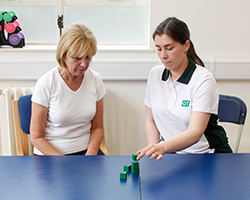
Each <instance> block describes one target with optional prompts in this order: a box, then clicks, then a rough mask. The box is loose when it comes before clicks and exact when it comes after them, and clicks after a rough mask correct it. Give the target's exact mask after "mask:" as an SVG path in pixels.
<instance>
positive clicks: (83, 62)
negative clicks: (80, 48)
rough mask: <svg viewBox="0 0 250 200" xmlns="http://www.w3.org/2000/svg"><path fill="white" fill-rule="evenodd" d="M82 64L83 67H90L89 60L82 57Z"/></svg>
mask: <svg viewBox="0 0 250 200" xmlns="http://www.w3.org/2000/svg"><path fill="white" fill-rule="evenodd" d="M81 66H83V67H88V66H89V61H88V60H87V59H85V58H82V59H81Z"/></svg>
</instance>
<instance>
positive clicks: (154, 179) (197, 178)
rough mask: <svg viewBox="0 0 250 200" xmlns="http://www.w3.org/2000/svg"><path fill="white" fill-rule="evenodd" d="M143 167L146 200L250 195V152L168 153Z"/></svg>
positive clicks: (145, 160)
mask: <svg viewBox="0 0 250 200" xmlns="http://www.w3.org/2000/svg"><path fill="white" fill-rule="evenodd" d="M140 170H141V182H142V199H143V200H158V199H164V200H167V199H171V200H175V199H178V200H186V199H190V200H216V199H218V200H224V199H225V200H229V199H230V200H231V199H232V200H234V199H236V200H249V199H250V154H199V155H197V154H196V155H177V154H168V155H164V158H163V159H162V160H161V161H157V160H151V159H148V158H143V159H142V160H141V161H140Z"/></svg>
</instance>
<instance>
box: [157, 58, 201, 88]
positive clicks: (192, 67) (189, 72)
mask: <svg viewBox="0 0 250 200" xmlns="http://www.w3.org/2000/svg"><path fill="white" fill-rule="evenodd" d="M188 61H189V62H188V66H187V68H186V69H185V71H184V72H183V74H182V75H181V77H180V78H179V79H178V80H177V81H178V82H180V83H184V84H188V83H189V81H190V79H191V77H192V75H193V73H194V70H195V69H196V65H195V63H194V61H193V60H191V59H190V58H188ZM168 77H169V70H168V69H166V68H165V69H164V71H163V73H162V77H161V80H162V81H166V80H168Z"/></svg>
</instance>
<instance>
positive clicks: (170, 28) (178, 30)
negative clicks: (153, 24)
mask: <svg viewBox="0 0 250 200" xmlns="http://www.w3.org/2000/svg"><path fill="white" fill-rule="evenodd" d="M163 34H167V35H168V36H169V37H171V38H173V39H174V40H175V41H176V42H179V43H181V44H185V42H186V41H187V40H189V41H190V48H189V50H188V52H187V56H188V57H189V58H191V59H192V60H193V61H194V62H195V63H196V64H198V65H200V66H203V67H205V65H204V63H203V62H202V60H201V59H200V58H199V56H198V55H197V54H196V52H195V49H194V45H193V43H192V41H191V40H190V33H189V30H188V26H187V24H186V23H185V22H183V21H181V20H179V19H177V18H175V17H169V18H167V19H165V20H164V21H163V22H161V23H160V24H159V25H158V26H157V28H156V30H155V32H154V33H153V39H154V40H155V36H157V35H159V36H161V35H163Z"/></svg>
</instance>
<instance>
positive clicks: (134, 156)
mask: <svg viewBox="0 0 250 200" xmlns="http://www.w3.org/2000/svg"><path fill="white" fill-rule="evenodd" d="M138 155H139V154H138V153H133V154H132V159H133V160H134V161H136V160H137V156H138Z"/></svg>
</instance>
